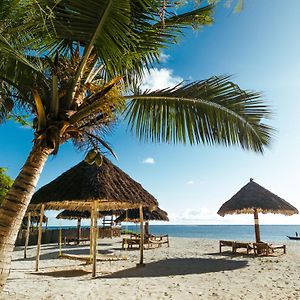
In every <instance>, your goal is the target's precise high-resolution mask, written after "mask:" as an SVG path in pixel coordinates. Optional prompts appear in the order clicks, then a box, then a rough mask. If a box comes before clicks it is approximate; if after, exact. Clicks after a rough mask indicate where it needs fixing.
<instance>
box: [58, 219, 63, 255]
mask: <svg viewBox="0 0 300 300" xmlns="http://www.w3.org/2000/svg"><path fill="white" fill-rule="evenodd" d="M61 235H62V234H61V220H59V237H58V238H59V240H58V247H59V250H58V256H61Z"/></svg>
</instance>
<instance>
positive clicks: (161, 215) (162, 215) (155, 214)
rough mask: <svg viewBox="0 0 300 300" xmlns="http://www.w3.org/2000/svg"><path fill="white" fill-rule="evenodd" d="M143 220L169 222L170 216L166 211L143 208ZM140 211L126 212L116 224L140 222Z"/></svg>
mask: <svg viewBox="0 0 300 300" xmlns="http://www.w3.org/2000/svg"><path fill="white" fill-rule="evenodd" d="M143 219H144V221H153V220H155V221H169V218H168V214H167V212H165V211H164V210H162V209H160V208H159V207H157V208H156V209H154V210H152V211H151V210H149V208H143ZM139 221H140V211H139V209H129V210H128V211H127V212H126V211H124V212H123V213H122V214H121V215H120V216H119V217H118V218H117V219H116V220H115V222H116V223H121V222H139Z"/></svg>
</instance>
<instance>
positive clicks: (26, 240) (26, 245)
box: [24, 212, 31, 258]
mask: <svg viewBox="0 0 300 300" xmlns="http://www.w3.org/2000/svg"><path fill="white" fill-rule="evenodd" d="M30 219H31V212H29V213H28V216H27V230H26V237H25V245H24V258H27V247H28V242H29V231H30Z"/></svg>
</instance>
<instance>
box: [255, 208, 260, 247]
mask: <svg viewBox="0 0 300 300" xmlns="http://www.w3.org/2000/svg"><path fill="white" fill-rule="evenodd" d="M254 224H255V239H256V243H259V242H260V230H259V222H258V213H257V209H254Z"/></svg>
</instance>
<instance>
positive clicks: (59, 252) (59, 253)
mask: <svg viewBox="0 0 300 300" xmlns="http://www.w3.org/2000/svg"><path fill="white" fill-rule="evenodd" d="M58 238H59V240H58V243H59V244H58V246H59V250H58V256H59V257H60V256H61V220H59V236H58ZM65 242H66V241H65Z"/></svg>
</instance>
